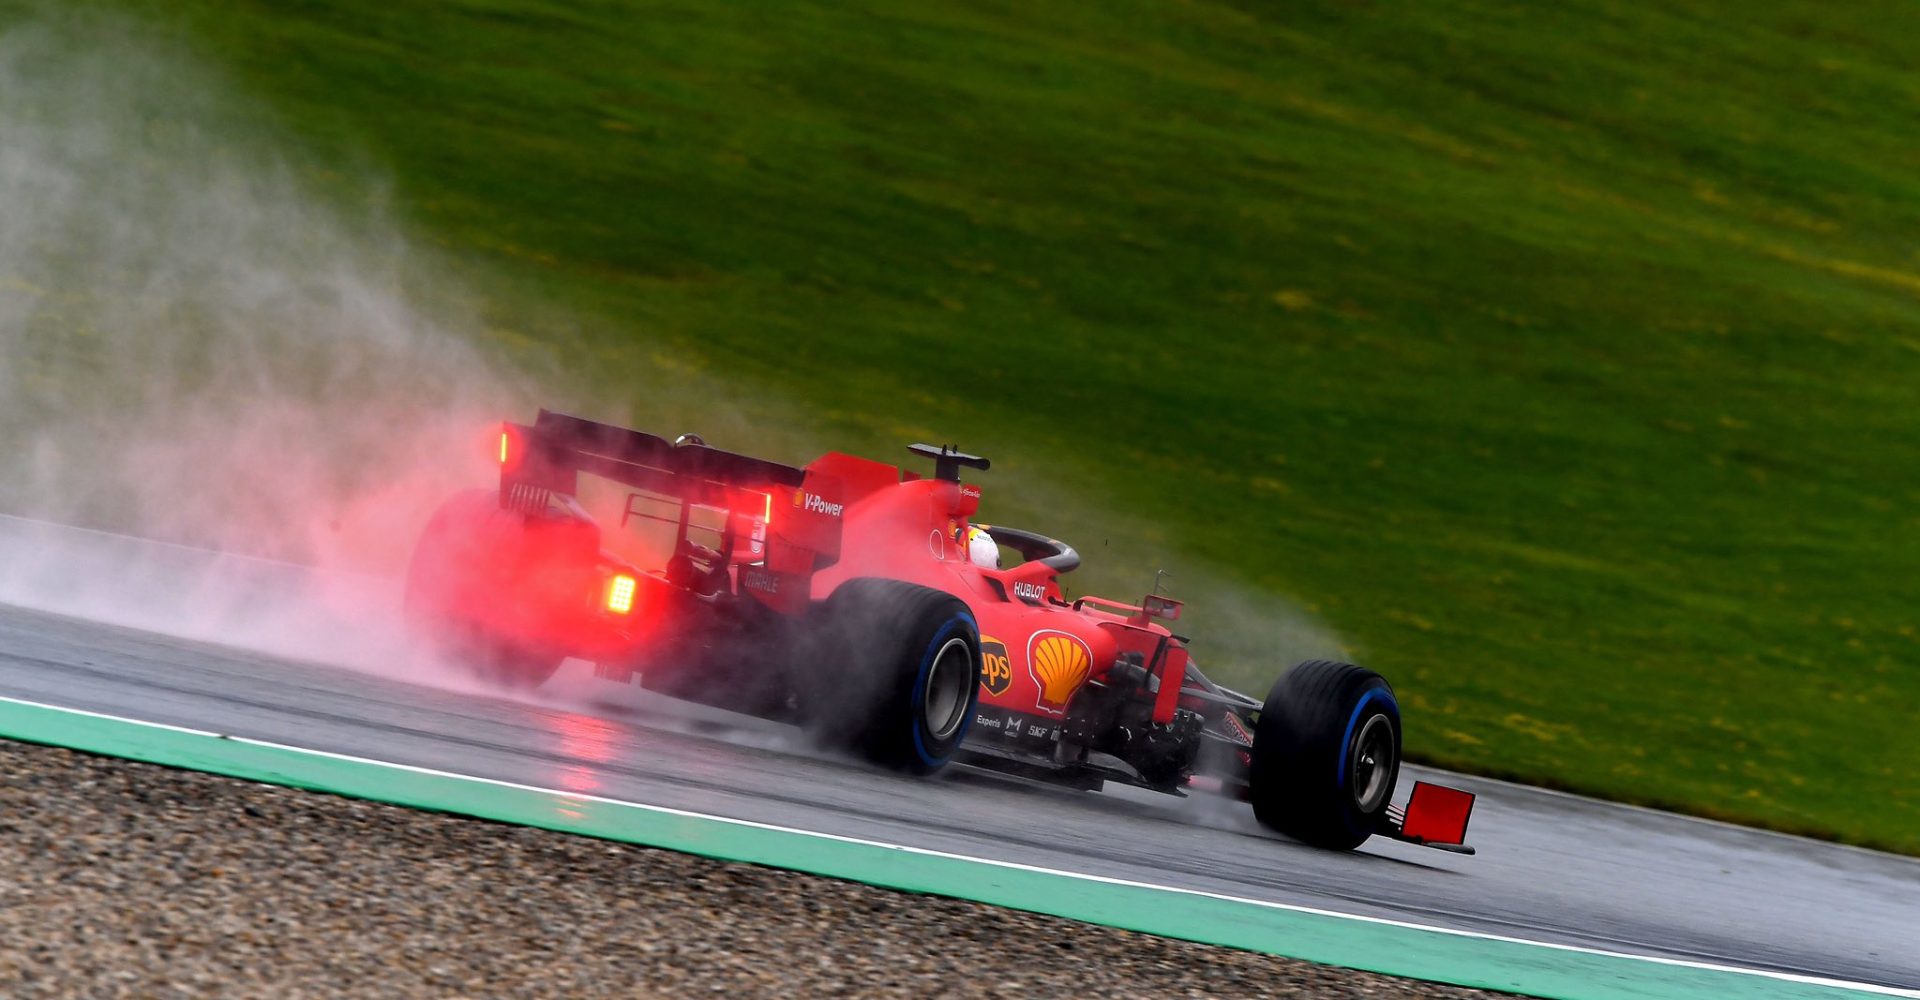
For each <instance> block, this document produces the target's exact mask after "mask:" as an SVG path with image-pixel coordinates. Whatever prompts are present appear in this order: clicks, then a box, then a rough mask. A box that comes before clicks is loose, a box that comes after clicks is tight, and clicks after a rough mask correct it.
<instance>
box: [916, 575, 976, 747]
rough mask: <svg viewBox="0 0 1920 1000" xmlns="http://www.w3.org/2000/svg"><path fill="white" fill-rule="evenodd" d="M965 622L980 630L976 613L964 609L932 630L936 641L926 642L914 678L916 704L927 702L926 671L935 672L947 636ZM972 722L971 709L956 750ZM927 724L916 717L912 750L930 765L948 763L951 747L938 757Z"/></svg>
mask: <svg viewBox="0 0 1920 1000" xmlns="http://www.w3.org/2000/svg"><path fill="white" fill-rule="evenodd" d="M963 622H964V623H966V624H967V625H968V626H969V627H971V628H972V629H973V631H974V634H975V635H978V634H979V632H980V626H979V624H978V623H976V622H975V621H974V620H973V615H972V614H971V613H969V612H964V611H963V612H961V613H960V614H957V615H954V616H953V617H952V618H949V619H947V623H946V624H945V625H942V626H940V631H938V632H935V633H934V634H933V641H932V642H931V643H928V644H927V652H926V655H925V656H923V657H921V659H920V671H919V673H917V674H915V675H914V678H913V704H914V705H916V706H919V705H925V704H926V701H927V675H928V674H930V673H932V672H933V660H934V657H936V656H939V655H940V650H942V649H944V648H946V645H947V640H948V639H950V638H952V637H953V629H954V626H956V625H959V624H961V623H963ZM973 682H974V687H973V688H972V689H969V690H968V692H967V697H968V700H969V701H971V700H972V697H973V691H974V690H977V689H978V688H979V686H980V682H979V678H978V677H977V676H976V677H974V678H973ZM972 726H973V713H972V712H971V711H969V712H968V713H967V714H966V717H965V718H963V719H961V720H960V730H959V732H956V733H954V735H953V746H954V749H956V750H957V749H959V747H960V743H961V741H963V740H965V739H966V738H967V730H968V729H970V728H972ZM925 728H926V727H925V726H923V725H921V722H920V720H919V719H918V718H917V717H916V718H915V719H914V720H913V752H914V753H917V754H919V755H920V761H921V763H924V764H926V765H927V766H928V767H939V766H941V765H943V764H945V763H946V762H947V761H948V760H950V759H952V757H953V752H952V751H948V752H947V755H946V756H944V757H935V756H934V755H932V754H930V753H928V752H927V738H926V736H924V735H923V734H922V730H924V729H925Z"/></svg>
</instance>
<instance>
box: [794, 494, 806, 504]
mask: <svg viewBox="0 0 1920 1000" xmlns="http://www.w3.org/2000/svg"><path fill="white" fill-rule="evenodd" d="M793 505H794V506H795V507H804V506H806V505H807V491H806V490H794V491H793Z"/></svg>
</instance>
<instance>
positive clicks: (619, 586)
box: [607, 573, 636, 615]
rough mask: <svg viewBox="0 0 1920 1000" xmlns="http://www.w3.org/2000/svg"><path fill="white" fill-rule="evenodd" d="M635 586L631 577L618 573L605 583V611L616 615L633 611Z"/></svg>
mask: <svg viewBox="0 0 1920 1000" xmlns="http://www.w3.org/2000/svg"><path fill="white" fill-rule="evenodd" d="M635 586H636V584H635V582H634V579H633V577H630V576H628V575H626V574H625V573H620V574H617V575H615V576H614V578H613V579H611V580H609V581H607V610H608V611H611V612H613V613H614V614H617V615H624V614H629V613H631V612H632V611H633V592H634V588H635Z"/></svg>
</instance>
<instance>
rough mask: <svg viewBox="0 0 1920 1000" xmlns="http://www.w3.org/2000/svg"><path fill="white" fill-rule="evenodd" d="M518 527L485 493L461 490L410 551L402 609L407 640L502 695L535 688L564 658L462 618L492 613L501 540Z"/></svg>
mask: <svg viewBox="0 0 1920 1000" xmlns="http://www.w3.org/2000/svg"><path fill="white" fill-rule="evenodd" d="M523 521H524V518H522V517H521V516H520V515H517V514H512V513H509V512H505V511H502V510H501V509H500V504H499V494H498V493H496V492H495V491H493V490H480V489H473V490H462V491H460V492H459V493H456V494H454V495H453V496H452V497H450V498H448V500H447V501H446V502H445V503H443V504H441V505H440V508H439V509H438V510H436V511H434V514H433V517H432V519H431V520H429V521H428V522H427V527H426V530H425V531H424V532H422V533H421V535H420V541H419V542H418V543H417V544H415V546H414V549H413V557H412V559H411V560H410V561H409V562H408V565H407V584H406V591H405V597H404V601H403V604H402V608H403V612H404V616H405V619H406V624H407V629H408V632H409V633H410V634H411V636H412V637H413V639H414V641H415V642H417V643H419V644H421V645H422V646H424V647H425V648H426V649H427V650H429V651H430V652H431V653H432V654H433V655H434V656H435V657H436V658H438V659H440V660H443V661H445V662H447V663H449V664H451V665H453V666H456V667H459V668H462V669H465V670H467V671H469V672H471V673H472V674H473V675H474V676H475V677H477V678H479V679H480V680H482V681H485V682H487V683H489V684H494V685H497V686H499V687H503V688H507V689H509V690H532V689H533V688H537V687H539V686H540V685H542V684H544V683H546V682H547V680H548V679H549V678H551V677H552V676H553V675H554V673H555V672H556V671H558V670H559V669H560V663H561V661H562V660H564V659H565V658H566V657H565V655H564V654H562V653H559V652H555V651H550V650H543V649H539V648H536V647H535V646H533V645H532V644H530V643H526V642H517V641H514V640H513V639H510V638H507V637H505V636H502V635H498V634H494V633H493V632H492V631H490V630H489V629H488V628H486V627H485V626H484V625H483V624H482V623H481V622H479V621H475V620H473V619H472V618H471V617H469V616H471V615H472V614H474V613H475V612H476V610H480V611H486V612H497V609H498V604H497V602H496V601H495V600H494V597H495V595H498V594H500V593H503V592H505V591H506V589H507V587H508V585H509V582H510V581H509V580H508V579H507V578H506V577H505V576H504V575H503V573H502V571H501V568H500V566H499V565H498V563H497V558H498V555H499V552H500V550H501V549H502V548H503V541H504V540H506V539H509V538H512V537H515V536H517V535H518V534H519V533H520V532H521V531H523V530H524V529H523V528H522V526H521V525H522V522H523ZM462 611H465V612H466V613H467V614H465V615H463V614H462V613H461V612H462Z"/></svg>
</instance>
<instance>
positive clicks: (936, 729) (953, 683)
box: [921, 636, 979, 740]
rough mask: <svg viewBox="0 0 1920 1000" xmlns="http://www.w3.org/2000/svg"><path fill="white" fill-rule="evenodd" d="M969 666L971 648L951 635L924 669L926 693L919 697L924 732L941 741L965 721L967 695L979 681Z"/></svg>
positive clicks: (973, 669)
mask: <svg viewBox="0 0 1920 1000" xmlns="http://www.w3.org/2000/svg"><path fill="white" fill-rule="evenodd" d="M977 673H978V672H977V671H976V670H975V668H974V665H973V647H972V646H970V645H968V644H967V640H965V639H963V638H960V637H959V636H955V637H954V638H952V639H948V640H947V643H946V645H944V646H941V647H940V652H939V653H938V654H936V655H935V656H934V658H933V668H932V669H931V670H929V671H927V693H926V697H925V698H923V699H921V711H922V712H923V713H924V714H925V716H926V720H927V732H928V733H930V734H932V736H933V738H934V739H936V740H944V739H948V738H950V737H951V736H953V734H954V733H957V732H959V731H960V725H961V723H964V722H966V721H967V695H968V694H969V693H970V688H971V686H972V685H974V684H977V683H979V681H978V679H977Z"/></svg>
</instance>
